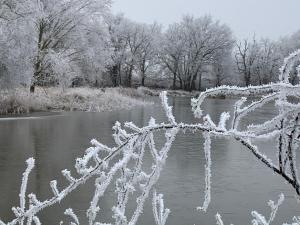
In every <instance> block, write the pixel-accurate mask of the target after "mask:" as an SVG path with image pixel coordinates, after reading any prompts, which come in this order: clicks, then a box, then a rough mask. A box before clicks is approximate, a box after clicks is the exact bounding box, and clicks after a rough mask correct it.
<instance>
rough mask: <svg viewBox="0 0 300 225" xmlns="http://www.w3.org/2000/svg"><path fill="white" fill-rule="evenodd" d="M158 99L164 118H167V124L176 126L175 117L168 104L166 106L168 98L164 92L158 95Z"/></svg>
mask: <svg viewBox="0 0 300 225" xmlns="http://www.w3.org/2000/svg"><path fill="white" fill-rule="evenodd" d="M160 99H161V102H162V106H163V109H164V110H165V113H166V116H167V118H168V120H169V122H170V123H172V124H176V121H175V117H174V115H173V112H172V107H171V106H169V104H168V97H167V92H166V91H163V92H162V93H161V94H160Z"/></svg>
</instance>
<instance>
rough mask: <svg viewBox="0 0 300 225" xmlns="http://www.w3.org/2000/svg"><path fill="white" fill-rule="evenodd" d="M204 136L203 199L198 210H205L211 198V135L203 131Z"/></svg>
mask: <svg viewBox="0 0 300 225" xmlns="http://www.w3.org/2000/svg"><path fill="white" fill-rule="evenodd" d="M203 137H204V153H205V160H206V164H205V199H204V202H203V206H202V207H197V209H198V210H202V211H204V212H206V211H207V208H208V206H209V203H210V200H211V137H210V134H209V133H208V132H204V133H203Z"/></svg>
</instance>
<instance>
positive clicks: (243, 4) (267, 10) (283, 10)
mask: <svg viewBox="0 0 300 225" xmlns="http://www.w3.org/2000/svg"><path fill="white" fill-rule="evenodd" d="M113 1H114V3H113V7H112V9H113V12H115V13H118V12H123V13H124V14H125V15H126V17H128V18H130V19H132V20H135V21H138V22H145V23H152V22H154V21H156V22H158V23H161V24H163V25H164V26H165V27H167V26H168V24H170V23H173V22H176V21H179V20H180V18H181V17H182V15H184V14H190V15H194V16H202V15H205V14H210V15H212V16H213V18H215V19H219V20H220V21H221V22H223V23H226V24H227V25H229V26H230V27H231V28H232V30H233V31H234V34H235V36H236V37H237V38H246V37H252V36H253V34H254V33H255V34H256V36H257V37H268V38H271V39H277V38H279V37H281V36H284V35H288V34H291V33H293V32H295V31H297V30H298V29H300V0H113Z"/></svg>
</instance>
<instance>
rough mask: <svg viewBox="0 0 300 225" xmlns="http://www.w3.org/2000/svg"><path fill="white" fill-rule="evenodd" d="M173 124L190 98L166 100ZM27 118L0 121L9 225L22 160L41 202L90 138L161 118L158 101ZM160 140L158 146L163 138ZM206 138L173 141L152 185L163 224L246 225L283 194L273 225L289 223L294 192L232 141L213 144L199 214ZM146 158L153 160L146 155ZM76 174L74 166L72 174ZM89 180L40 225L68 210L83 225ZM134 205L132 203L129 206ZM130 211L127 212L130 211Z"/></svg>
mask: <svg viewBox="0 0 300 225" xmlns="http://www.w3.org/2000/svg"><path fill="white" fill-rule="evenodd" d="M233 103H234V100H232V99H209V100H208V101H207V102H206V103H205V109H206V111H207V112H208V113H211V115H212V118H213V119H216V118H218V116H219V115H220V112H223V111H229V110H230V108H231V107H232V105H233ZM170 104H171V105H173V107H174V114H175V117H176V119H177V121H183V122H188V123H190V122H195V121H196V120H195V119H194V117H193V114H192V112H191V107H190V100H189V99H188V98H180V97H176V98H171V99H170ZM274 113H275V112H274V109H273V108H272V106H267V107H265V108H264V109H261V110H260V111H259V112H257V113H253V114H251V115H249V117H247V119H246V120H247V121H252V120H254V119H257V120H264V119H266V118H268V117H270V116H272V115H273V114H274ZM28 116H30V118H22V119H18V118H11V119H1V118H0V218H1V219H3V220H4V221H8V220H10V219H12V218H14V217H13V213H12V211H11V207H13V206H18V205H19V199H18V193H19V189H20V184H21V177H22V173H23V171H24V169H25V160H26V159H27V158H29V157H34V158H35V159H36V167H35V169H34V171H33V172H32V174H31V175H30V183H29V187H28V188H29V193H31V192H34V193H36V194H37V196H38V198H39V199H45V198H48V197H50V196H51V190H50V187H49V182H50V181H51V180H54V179H57V180H58V187H62V186H63V185H65V184H66V182H65V181H64V178H63V177H62V176H61V175H60V171H61V170H63V169H65V168H67V169H72V168H74V162H75V159H76V157H78V156H82V155H83V154H84V150H85V149H86V148H87V147H89V146H90V145H89V141H90V140H91V139H92V138H96V139H98V140H99V141H101V142H103V143H106V144H107V145H112V144H113V139H112V136H111V134H112V131H111V127H112V126H113V125H114V123H115V121H120V122H125V121H133V122H135V123H136V124H137V125H139V126H143V125H146V124H147V123H148V121H149V119H150V117H151V116H153V117H154V118H155V119H156V120H157V121H158V122H160V121H166V118H165V116H164V113H163V111H162V109H161V107H160V104H159V103H158V102H157V101H155V104H154V105H150V106H144V107H138V108H135V109H133V110H121V111H114V112H99V113H88V112H65V113H53V114H52V113H47V114H44V113H36V114H31V115H28ZM156 138H157V141H158V143H161V142H162V141H163V138H164V137H163V135H160V136H158V137H156ZM202 143H203V139H202V136H201V134H200V133H195V134H191V133H186V134H180V135H179V136H178V138H177V139H176V141H175V142H174V144H173V148H172V150H171V152H170V154H169V158H168V160H167V163H166V166H165V168H164V171H163V172H162V174H161V177H160V180H159V182H158V184H157V185H156V188H157V190H158V192H159V193H163V194H164V199H165V206H166V207H168V208H170V209H171V214H170V216H169V219H168V222H167V224H170V225H193V224H195V225H213V224H216V222H215V217H214V216H215V214H216V213H217V212H219V213H220V214H221V215H222V217H223V220H224V223H225V224H230V223H233V224H235V225H245V224H251V218H252V217H251V211H252V210H253V209H255V210H257V211H258V212H261V213H262V214H264V215H266V217H267V218H268V217H269V212H270V210H269V207H268V206H267V202H268V200H269V199H272V200H276V201H277V199H278V195H279V194H280V193H284V194H285V196H286V200H285V202H284V203H283V205H282V206H281V207H280V209H279V213H278V216H277V218H276V221H275V222H274V225H279V224H282V223H283V222H291V219H292V217H293V216H297V215H300V210H299V209H300V208H299V205H298V203H297V201H296V200H295V198H294V196H295V193H294V191H293V190H292V188H291V187H290V186H289V185H287V184H286V183H285V182H283V179H282V178H281V177H279V176H278V175H275V174H273V172H272V171H270V170H269V169H267V168H266V167H265V166H264V165H262V164H261V163H259V162H258V161H257V160H256V159H255V158H254V156H253V155H252V154H251V153H249V152H248V151H247V149H245V148H244V147H242V146H241V145H240V144H239V143H237V142H235V141H232V140H223V139H213V147H212V149H213V150H212V202H211V205H210V206H209V209H208V212H207V213H206V214H205V213H202V212H198V211H196V207H197V206H200V205H202V202H203V199H204V194H203V191H204V184H205V179H204V164H205V157H204V152H203V146H202ZM260 146H261V148H262V150H263V151H264V152H266V153H267V154H269V155H272V154H274V153H276V149H275V148H274V146H275V142H274V141H269V142H266V143H261V145H260ZM145 160H146V163H147V160H150V157H148V158H146V159H145ZM72 172H73V174H74V169H72ZM93 182H94V181H93V180H91V181H89V182H87V183H86V184H85V185H84V186H82V187H80V188H79V189H77V190H76V191H74V192H73V193H72V194H71V195H69V196H68V197H67V198H66V199H65V200H64V201H62V202H61V204H60V205H57V206H53V207H51V208H48V209H46V210H44V211H43V212H42V213H41V214H40V219H41V222H42V223H43V224H46V225H54V224H59V221H60V220H64V221H68V219H67V218H66V217H65V216H64V215H63V212H64V210H65V209H66V208H69V207H72V208H73V210H74V212H76V213H77V214H78V215H79V216H80V219H81V221H82V222H81V224H87V222H86V219H85V212H86V209H87V208H88V206H89V202H90V201H91V198H92V195H93V190H94V185H93ZM115 200H116V199H115V198H114V192H113V190H112V189H109V190H108V192H107V194H106V195H105V197H104V198H103V199H102V200H101V205H100V207H101V211H100V214H99V218H101V219H102V220H101V221H100V222H107V223H108V222H110V220H111V210H110V208H111V206H113V205H114V203H115ZM132 206H133V203H131V205H130V208H131V207H132ZM129 211H130V210H129ZM152 224H155V223H154V219H153V216H152V209H151V202H150V203H149V202H148V203H147V204H146V208H145V210H144V214H143V215H142V216H141V218H140V220H139V222H138V225H152Z"/></svg>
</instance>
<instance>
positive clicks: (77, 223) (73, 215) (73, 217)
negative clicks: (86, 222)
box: [64, 208, 79, 225]
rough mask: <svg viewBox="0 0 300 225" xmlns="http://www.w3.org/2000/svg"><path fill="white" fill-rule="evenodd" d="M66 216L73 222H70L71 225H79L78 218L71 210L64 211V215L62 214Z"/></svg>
mask: <svg viewBox="0 0 300 225" xmlns="http://www.w3.org/2000/svg"><path fill="white" fill-rule="evenodd" d="M64 214H65V215H66V216H70V217H71V218H72V219H73V220H74V222H75V223H74V222H71V225H79V220H78V217H77V216H76V214H75V213H74V212H73V209H71V208H69V209H66V211H65V213H64Z"/></svg>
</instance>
